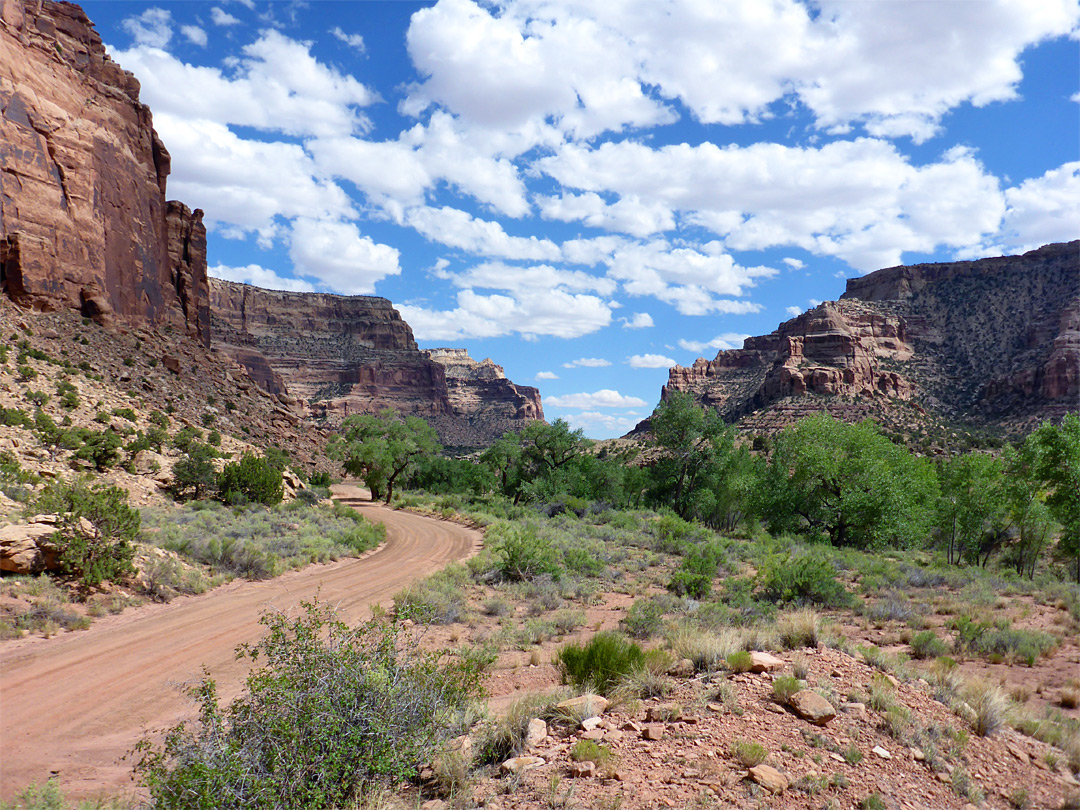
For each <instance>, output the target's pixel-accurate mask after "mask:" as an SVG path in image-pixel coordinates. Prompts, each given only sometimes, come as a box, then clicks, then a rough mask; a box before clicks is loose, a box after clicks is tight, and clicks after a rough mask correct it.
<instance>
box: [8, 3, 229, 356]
mask: <svg viewBox="0 0 1080 810" xmlns="http://www.w3.org/2000/svg"><path fill="white" fill-rule="evenodd" d="M169 170H170V158H169V153H168V151H167V150H166V149H165V146H164V144H162V142H161V140H160V139H159V138H158V136H157V133H156V132H155V131H154V128H153V122H152V118H151V115H150V110H149V108H147V107H146V105H144V104H142V103H141V102H140V101H139V83H138V81H137V80H136V79H135V77H134V76H133V75H132V74H131V73H128V72H127V71H125V70H123V69H122V68H120V67H119V66H118V65H117V64H116V63H114V62H112V61H111V60H110V58H109V56H108V54H106V53H105V49H104V47H103V46H102V43H101V37H100V36H98V34H97V32H96V31H95V30H94V28H93V25H92V24H91V23H90V21H89V20H88V19H87V17H86V15H85V14H84V13H83V11H82V9H81V8H79V7H78V6H75V5H70V4H67V3H55V2H41V1H40V0H38V2H34V0H0V230H2V233H0V288H2V290H3V291H4V292H5V293H6V294H7V296H9V297H10V298H11V299H12V300H13V301H15V302H16V303H17V304H19V305H20V306H23V307H27V308H32V309H36V310H41V311H51V310H58V309H77V310H80V311H81V312H82V313H83V314H85V315H88V316H90V317H93V318H95V319H96V320H98V321H100V322H102V323H105V324H123V325H128V326H140V325H149V326H164V325H171V326H173V327H175V328H177V329H181V330H183V331H184V332H186V333H188V334H190V335H191V336H192V337H195V338H197V339H198V340H199V341H200V342H201V343H202V344H203V345H204V346H208V345H209V341H210V333H209V310H208V305H207V299H206V232H205V229H204V228H203V225H202V212H201V211H195V212H191V211H189V210H188V209H187V208H186V207H185V206H183V205H182V204H180V203H170V202H167V201H166V199H165V184H166V178H167V177H168V175H169Z"/></svg>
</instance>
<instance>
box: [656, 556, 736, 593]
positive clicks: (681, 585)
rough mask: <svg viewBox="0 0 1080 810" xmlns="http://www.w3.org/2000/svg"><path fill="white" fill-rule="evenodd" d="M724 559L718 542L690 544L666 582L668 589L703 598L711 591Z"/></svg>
mask: <svg viewBox="0 0 1080 810" xmlns="http://www.w3.org/2000/svg"><path fill="white" fill-rule="evenodd" d="M723 561H724V549H723V548H722V547H721V546H720V544H719V543H715V542H713V543H703V544H701V545H695V546H691V547H690V548H689V550H688V551H687V552H686V556H685V557H683V560H682V562H681V563H680V564H679V567H678V568H677V569H675V573H674V574H673V575H672V577H671V581H670V582H669V583H668V590H669V591H671V592H672V593H674V594H678V595H679V596H690V597H692V598H694V599H705V598H707V597H708V596H709V594H710V593H712V583H713V579H714V578H715V577H716V574H717V570H718V569H719V567H720V564H721V563H722V562H723Z"/></svg>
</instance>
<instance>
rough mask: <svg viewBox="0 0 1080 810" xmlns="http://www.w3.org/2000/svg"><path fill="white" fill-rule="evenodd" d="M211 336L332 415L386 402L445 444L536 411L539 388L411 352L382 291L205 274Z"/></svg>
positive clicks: (290, 395)
mask: <svg viewBox="0 0 1080 810" xmlns="http://www.w3.org/2000/svg"><path fill="white" fill-rule="evenodd" d="M210 300H211V322H212V329H213V334H214V341H215V343H217V344H218V345H220V347H221V348H222V350H223V351H225V352H226V353H228V354H229V355H230V356H231V357H232V358H233V359H235V360H236V361H237V362H239V363H242V364H243V365H244V366H246V367H247V369H248V371H249V373H250V374H251V376H252V377H253V378H254V379H256V380H257V381H258V382H259V384H260V385H262V386H263V387H264V388H266V390H268V391H273V392H274V393H277V394H280V395H282V396H283V397H285V398H287V401H288V402H290V403H293V402H296V403H298V404H299V407H301V408H302V409H303V410H304V411H305V412H306V413H307V414H308V415H310V416H311V417H313V418H315V419H319V420H326V421H327V422H329V423H331V424H336V423H339V422H340V421H341V420H342V419H344V418H345V417H346V416H349V415H350V414H355V413H370V412H374V411H378V410H380V409H382V408H386V407H392V408H396V409H398V410H400V411H402V412H403V413H408V414H414V415H417V416H422V417H423V418H425V419H427V420H428V421H429V422H430V423H431V424H432V426H433V427H435V429H436V430H437V431H438V432H439V436H440V439H441V440H442V441H443V443H444V444H446V445H449V446H452V447H479V446H483V445H485V444H489V443H490V442H492V441H494V440H495V439H496V438H498V437H499V436H501V435H502V434H503V433H504V432H506V431H507V430H512V429H514V428H515V427H517V428H520V427H521V426H522V425H523V424H524V423H525V422H526V421H528V420H532V419H543V418H544V412H543V407H542V406H541V403H540V393H539V392H538V391H537V390H536V389H535V388H531V387H527V386H519V385H515V384H514V383H512V382H510V381H509V380H508V379H506V375H505V374H503V370H502V368H501V367H499V366H497V365H495V364H494V363H493V362H492V361H491V360H484V361H482V362H479V363H478V362H476V361H475V360H473V359H472V358H471V357H469V355H468V354H467V353H466V352H465V350H464V349H435V350H431V351H424V352H422V351H420V350H419V349H418V348H417V345H416V341H415V340H414V339H413V334H412V329H410V328H409V325H408V324H407V323H405V321H403V320H402V319H401V315H399V314H398V312H397V310H396V309H394V307H393V305H392V304H391V303H390V302H389V301H388V300H386V299H385V298H376V297H374V296H361V295H358V296H340V295H329V294H325V293H290V292H278V291H274V290H263V289H259V288H257V287H250V286H248V285H245V284H235V283H233V282H229V281H221V280H219V279H211V280H210Z"/></svg>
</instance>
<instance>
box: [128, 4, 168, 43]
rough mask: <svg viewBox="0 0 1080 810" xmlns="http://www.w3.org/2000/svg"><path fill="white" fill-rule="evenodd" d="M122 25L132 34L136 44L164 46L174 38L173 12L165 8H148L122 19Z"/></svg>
mask: <svg viewBox="0 0 1080 810" xmlns="http://www.w3.org/2000/svg"><path fill="white" fill-rule="evenodd" d="M120 27H121V28H123V29H124V30H125V31H127V32H128V33H129V34H131V38H132V39H133V40H135V44H136V45H139V46H144V47H147V48H164V47H165V46H166V45H168V44H169V40H170V39H172V14H170V13H169V12H168V11H167V10H166V9H163V8H148V9H146V11H144V12H143V13H142V14H139V15H138V16H136V17H128V18H126V19H124V20H123V21H121V23H120Z"/></svg>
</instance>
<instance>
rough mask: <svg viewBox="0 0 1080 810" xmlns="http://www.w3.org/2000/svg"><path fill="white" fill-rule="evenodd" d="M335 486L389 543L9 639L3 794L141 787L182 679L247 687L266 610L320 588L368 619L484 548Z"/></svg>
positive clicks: (79, 793)
mask: <svg viewBox="0 0 1080 810" xmlns="http://www.w3.org/2000/svg"><path fill="white" fill-rule="evenodd" d="M334 495H335V497H337V498H339V499H340V500H344V501H345V502H346V503H350V504H351V505H355V506H357V507H358V508H360V509H361V511H362V512H363V513H364V514H365V515H366V516H367V517H369V518H370V519H372V520H374V521H377V522H379V523H383V524H385V525H386V529H387V534H386V537H387V540H386V543H384V544H383V545H382V546H380V547H379V548H378V549H376V550H374V551H372V552H369V553H368V554H367V555H365V556H364V557H362V558H360V559H351V560H343V561H339V562H336V563H330V564H327V565H313V566H309V567H307V568H305V569H303V570H302V571H294V572H291V573H288V574H285V575H284V576H281V577H278V578H277V579H273V580H268V581H265V582H233V583H230V584H229V585H226V586H223V587H221V588H218V589H216V590H215V591H213V592H211V593H209V594H206V595H204V596H194V597H183V598H179V599H175V600H173V601H172V602H171V603H169V604H168V605H147V606H145V607H140V608H136V609H132V610H128V611H125V612H124V613H122V614H120V615H118V616H111V617H108V618H105V619H99V620H97V621H96V622H95V623H94V624H93V626H91V627H90V629H89V630H85V631H82V632H76V633H66V634H64V635H62V636H58V637H56V638H52V639H40V638H38V639H26V640H19V641H12V642H8V643H6V644H4V645H0V796H2V797H3V798H5V799H10V798H12V796H13V794H15V793H16V792H17V791H19V790H21V789H22V788H23V787H25V786H26V785H27V784H29V783H30V782H38V783H42V782H44V781H45V780H46V779H48V778H49V776H50V774H52V775H56V776H57V777H58V779H59V781H60V783H61V786H62V787H63V789H64V790H65V792H67V793H68V794H69V795H70V796H75V797H84V796H97V795H101V794H103V793H104V794H107V795H108V794H116V793H118V792H121V791H124V790H126V789H130V788H131V781H130V773H131V763H130V762H124V761H122V760H121V758H122V757H123V756H124V754H125V753H127V752H128V751H129V750H130V749H131V747H132V746H133V745H134V744H135V742H136V741H138V740H139V739H140V738H141V737H143V736H144V735H145V734H146V733H147V732H153V731H158V730H161V729H165V728H168V727H170V726H172V725H175V724H176V722H178V721H179V720H180V719H182V718H184V717H187V716H190V715H191V713H192V708H193V706H192V704H191V703H190V702H188V701H187V699H185V698H184V697H183V695H182V694H181V691H180V689H179V687H180V686H181V685H182V684H185V683H191V682H194V681H196V680H198V678H199V677H200V675H201V672H202V668H203V667H204V666H205V667H206V668H207V669H208V670H209V671H210V673H211V674H212V675H213V676H214V678H216V679H217V681H218V684H219V686H220V687H221V693H222V696H223V697H225V698H230V697H232V696H234V695H235V694H236V693H237V692H238V690H239V688H240V685H241V684H242V681H243V677H244V675H245V673H246V671H247V667H246V665H245V664H244V663H242V662H237V661H236V660H235V659H234V657H233V651H234V648H235V647H236V645H237V644H240V643H241V642H250V641H254V640H257V639H258V638H259V637H260V631H261V627H260V626H259V624H258V619H259V615H260V614H261V612H262V611H263V610H265V609H266V608H270V607H272V608H276V609H281V610H289V609H291V608H294V607H295V606H296V605H297V604H298V603H299V602H300V601H301V600H310V599H312V598H314V597H315V596H316V594H318V595H319V598H320V599H322V600H323V601H326V602H330V603H332V604H335V605H337V606H338V607H339V609H340V611H341V614H342V615H343V616H344V617H345V618H347V619H350V620H355V619H361V618H365V617H366V616H368V615H370V610H369V608H370V606H371V605H372V604H374V603H383V604H388V603H389V601H390V598H391V597H392V596H393V595H394V593H396V592H397V591H398V590H400V589H401V588H402V587H403V586H404V585H405V584H406V583H408V582H410V581H412V580H414V579H417V578H419V577H422V576H425V575H427V574H430V573H431V572H432V571H434V570H436V569H438V568H440V567H442V566H443V565H445V564H446V563H448V562H451V561H453V560H458V559H462V558H464V557H466V556H468V555H469V554H470V553H471V552H473V551H474V550H476V549H478V548H479V544H480V540H481V536H480V533H479V532H477V531H473V530H471V529H467V528H464V527H462V526H459V525H456V524H453V523H446V522H442V521H437V520H431V519H428V518H424V517H420V516H418V515H413V514H409V513H407V512H395V511H393V510H390V509H386V508H383V507H380V506H376V505H374V504H371V503H368V502H366V501H365V502H361V501H360V498H361V497H362V491H361V490H359V489H358V488H356V487H349V486H338V487H335V492H334Z"/></svg>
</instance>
